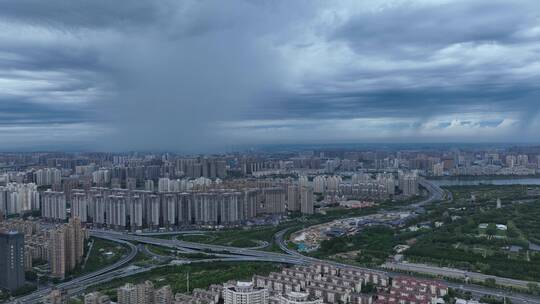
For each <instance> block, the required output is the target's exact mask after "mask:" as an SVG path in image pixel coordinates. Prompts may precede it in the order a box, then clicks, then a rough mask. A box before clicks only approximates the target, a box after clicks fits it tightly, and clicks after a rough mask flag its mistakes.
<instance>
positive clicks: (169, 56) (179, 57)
mask: <svg viewBox="0 0 540 304" xmlns="http://www.w3.org/2000/svg"><path fill="white" fill-rule="evenodd" d="M539 11H540V2H538V1H536V0H517V1H502V0H495V1H494V0H475V1H469V0H456V1H450V0H436V1H435V0H429V1H427V0H418V1H409V0H407V1H405V0H403V1H401V0H394V1H388V0H384V1H382V0H374V1H339V2H337V1H230V2H227V5H223V3H221V2H212V1H150V0H141V1H137V2H136V3H130V4H129V5H126V3H124V2H117V1H105V0H97V1H90V2H83V1H75V2H72V1H62V0H51V1H46V2H43V1H37V0H20V1H0V88H1V90H0V142H2V147H1V148H0V150H2V151H7V150H9V151H16V150H21V151H23V150H24V151H28V150H34V151H35V150H71V151H73V150H76V151H82V150H85V151H130V150H144V151H149V150H160V151H179V152H214V151H234V150H244V149H247V148H250V147H257V146H261V145H276V144H278V145H279V144H321V143H334V144H335V143H395V142H397V143H445V142H451V143H492V142H511V143H537V142H538V141H539V139H540V138H539V135H538V132H536V130H538V129H539V127H540V116H539V110H540V102H538V100H539V97H540V94H539V85H538V84H539V83H540V56H539V54H540V53H539V50H540V39H539V38H540V17H539V13H538V12H539Z"/></svg>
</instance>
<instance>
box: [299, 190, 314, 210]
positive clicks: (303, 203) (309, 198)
mask: <svg viewBox="0 0 540 304" xmlns="http://www.w3.org/2000/svg"><path fill="white" fill-rule="evenodd" d="M313 200H314V198H313V188H311V187H302V189H300V212H302V213H303V214H313V212H314V206H313V204H314V203H313Z"/></svg>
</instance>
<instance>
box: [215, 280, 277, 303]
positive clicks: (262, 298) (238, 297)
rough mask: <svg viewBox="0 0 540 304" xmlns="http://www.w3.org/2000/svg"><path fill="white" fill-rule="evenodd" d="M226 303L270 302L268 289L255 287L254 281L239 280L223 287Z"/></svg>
mask: <svg viewBox="0 0 540 304" xmlns="http://www.w3.org/2000/svg"><path fill="white" fill-rule="evenodd" d="M223 299H224V303H225V304H268V289H266V288H260V287H254V286H253V283H252V282H237V283H236V284H235V285H229V286H225V287H224V289H223Z"/></svg>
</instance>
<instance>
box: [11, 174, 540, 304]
mask: <svg viewBox="0 0 540 304" xmlns="http://www.w3.org/2000/svg"><path fill="white" fill-rule="evenodd" d="M421 185H422V186H423V187H424V188H425V189H427V190H428V191H429V193H430V196H429V198H427V199H426V200H424V201H422V202H419V203H415V204H413V205H409V206H407V207H406V208H407V209H414V208H418V207H420V206H422V205H425V204H428V203H431V202H434V201H439V200H442V199H444V198H445V197H448V196H447V194H446V193H445V192H444V190H442V189H441V188H440V187H438V186H436V185H435V184H433V183H431V182H429V181H427V180H423V181H421ZM286 232H287V229H285V230H281V231H279V232H278V233H276V235H275V236H274V238H275V241H276V243H277V244H278V245H279V247H280V249H281V250H282V251H283V252H284V253H276V252H268V251H261V250H258V248H257V249H250V248H238V247H230V246H221V245H211V244H202V243H193V242H186V241H181V240H178V239H161V238H156V237H155V236H156V234H126V233H120V232H112V231H101V230H92V231H91V236H92V237H96V238H101V239H105V240H109V241H114V242H118V243H121V244H123V245H125V246H127V247H128V248H129V253H128V254H127V255H125V256H124V257H123V258H122V259H120V260H119V261H117V262H116V263H114V264H113V265H110V266H106V267H104V268H102V269H100V270H98V271H96V272H93V273H90V274H86V275H83V276H80V277H77V278H75V279H72V280H70V281H68V282H63V283H60V284H57V285H55V286H54V288H57V289H62V290H65V291H66V292H67V294H68V295H70V296H72V295H79V294H81V293H82V292H84V290H85V288H87V287H89V286H92V285H96V284H100V283H104V282H108V281H110V280H113V279H116V278H122V277H127V276H131V275H134V274H137V273H140V272H145V271H149V270H152V269H153V268H156V267H160V266H151V267H134V266H130V265H128V264H129V263H130V262H131V261H132V260H133V259H134V258H135V257H136V255H137V253H138V252H139V250H140V248H139V247H138V246H136V245H134V244H133V242H137V243H139V244H151V245H156V246H162V247H167V248H171V249H175V250H177V251H179V252H182V253H206V254H210V255H211V256H212V259H207V260H192V261H188V260H185V261H180V262H181V263H196V262H213V261H238V262H240V261H261V262H263V261H264V262H275V263H283V264H293V265H307V264H311V263H326V264H331V265H334V266H339V267H349V268H357V269H362V270H369V271H375V272H379V273H384V274H386V275H389V276H396V275H401V274H400V273H395V272H392V271H387V270H379V269H367V268H362V267H357V266H351V265H346V264H342V263H338V262H333V261H326V260H325V261H323V260H318V259H315V258H312V257H308V256H304V255H302V254H300V253H298V252H297V251H295V250H291V249H290V248H288V247H287V244H286V241H285V239H284V235H285V234H286ZM184 233H185V232H184ZM144 251H146V253H147V254H148V253H149V252H147V249H144ZM153 255H155V254H153ZM445 283H446V284H447V285H448V286H450V287H452V288H457V289H461V290H463V291H468V292H471V293H472V294H473V295H475V296H483V295H491V296H497V297H502V296H504V297H507V298H509V299H510V300H512V302H514V303H538V304H540V298H539V297H535V296H532V295H529V294H521V293H514V292H509V291H505V290H499V289H489V288H485V287H482V286H479V285H472V284H463V283H455V282H451V281H445ZM50 292H51V288H50V287H47V288H42V289H40V290H37V291H35V292H33V293H31V294H29V295H26V296H23V297H20V298H17V299H16V300H15V301H14V303H21V304H30V303H39V302H40V301H41V299H42V298H43V297H44V296H45V295H47V294H48V293H50Z"/></svg>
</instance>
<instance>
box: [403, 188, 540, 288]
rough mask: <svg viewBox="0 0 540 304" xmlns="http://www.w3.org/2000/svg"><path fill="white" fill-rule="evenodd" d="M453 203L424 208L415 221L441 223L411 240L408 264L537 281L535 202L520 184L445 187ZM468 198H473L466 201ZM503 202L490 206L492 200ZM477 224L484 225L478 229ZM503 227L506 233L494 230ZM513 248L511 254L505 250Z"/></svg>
mask: <svg viewBox="0 0 540 304" xmlns="http://www.w3.org/2000/svg"><path fill="white" fill-rule="evenodd" d="M448 189H450V190H451V191H452V194H453V197H454V202H452V203H441V204H439V205H436V206H430V207H427V208H426V209H427V210H428V212H427V213H426V215H424V216H422V217H419V219H416V220H431V221H435V220H439V221H442V222H444V225H443V226H442V227H440V228H438V229H435V230H433V231H428V232H426V233H424V234H422V235H420V236H418V237H417V242H416V244H414V245H413V246H412V247H411V248H410V249H409V250H407V251H406V252H405V255H406V257H407V259H408V260H409V261H412V262H421V263H430V264H435V265H438V266H448V267H455V268H460V269H464V270H469V271H476V272H482V273H486V274H492V275H496V276H502V277H510V278H515V279H522V280H530V281H540V252H535V251H532V250H529V242H533V243H537V244H538V243H540V242H538V240H540V222H539V221H538V218H540V202H539V201H538V200H536V199H532V198H531V197H528V195H527V191H526V189H527V188H526V187H523V186H519V185H518V186H493V185H489V186H488V185H481V186H459V187H449V188H448ZM472 196H474V197H475V199H471V197H472ZM497 198H500V199H501V201H502V202H503V204H502V208H500V209H497V208H496V200H497ZM480 224H487V227H482V228H480V227H479V225H480ZM496 224H504V225H506V226H507V228H508V229H507V230H504V229H497V227H496ZM510 248H513V249H514V250H512V251H511V250H510Z"/></svg>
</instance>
